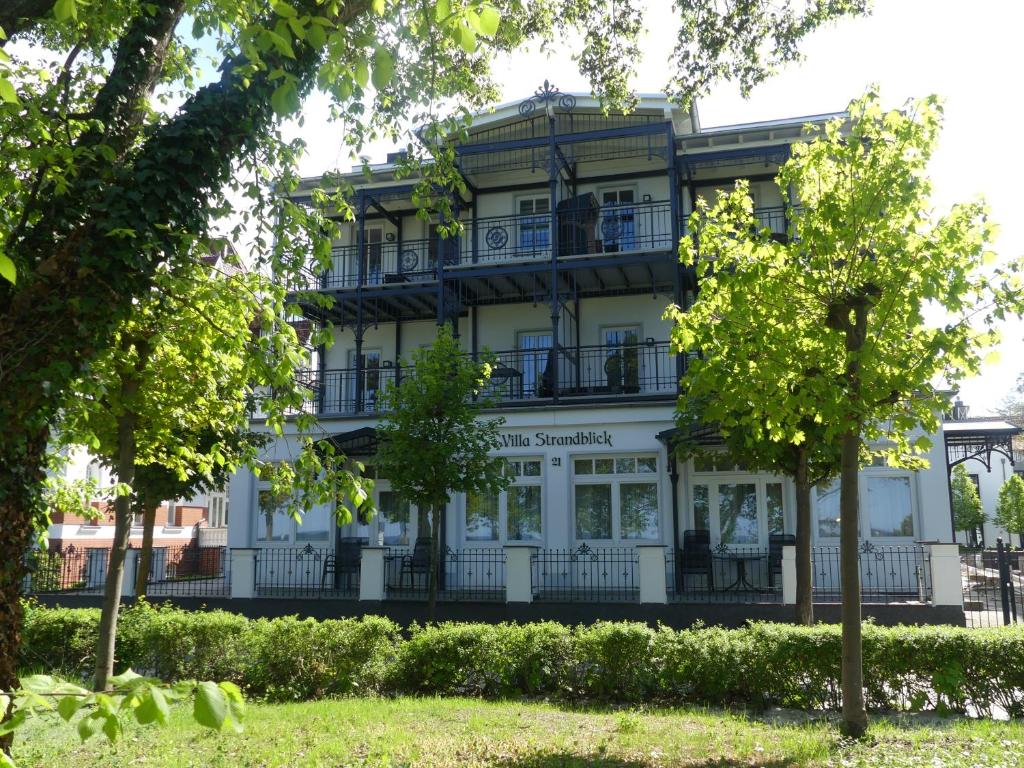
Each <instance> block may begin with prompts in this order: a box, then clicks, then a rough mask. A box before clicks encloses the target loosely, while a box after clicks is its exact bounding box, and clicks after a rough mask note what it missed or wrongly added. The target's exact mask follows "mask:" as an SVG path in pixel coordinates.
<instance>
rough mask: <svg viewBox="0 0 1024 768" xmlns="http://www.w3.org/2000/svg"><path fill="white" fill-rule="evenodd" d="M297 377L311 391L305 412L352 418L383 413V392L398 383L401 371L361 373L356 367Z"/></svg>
mask: <svg viewBox="0 0 1024 768" xmlns="http://www.w3.org/2000/svg"><path fill="white" fill-rule="evenodd" d="M359 376H362V387H361V388H360V389H361V390H362V392H361V396H360V397H359V400H358V402H357V397H356V395H357V392H356V389H357V387H356V383H357V382H358V381H359ZM296 378H297V379H298V380H299V381H300V382H301V383H302V384H303V385H304V386H305V387H306V389H308V390H309V397H308V399H307V400H306V405H305V408H304V410H306V411H308V412H310V413H317V414H320V415H323V416H349V415H354V414H357V413H377V412H379V410H380V406H379V401H380V396H381V393H382V392H383V391H384V390H385V389H386V388H387V387H389V386H391V385H392V384H394V383H395V381H396V378H397V369H396V368H395V367H393V366H388V367H376V368H374V367H371V368H364V369H363V370H362V372H361V373H360V372H359V371H357V369H355V368H328V369H326V370H323V371H313V370H308V369H306V370H302V371H299V372H298V373H297V374H296Z"/></svg>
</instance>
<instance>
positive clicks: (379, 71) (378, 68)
mask: <svg viewBox="0 0 1024 768" xmlns="http://www.w3.org/2000/svg"><path fill="white" fill-rule="evenodd" d="M394 74H395V61H394V59H393V58H392V57H391V52H390V51H389V50H388V49H387V48H378V49H377V50H376V52H375V53H374V54H373V87H374V88H376V89H377V90H378V91H380V90H383V89H384V88H385V87H386V86H387V84H388V83H390V82H391V78H392V77H393V76H394Z"/></svg>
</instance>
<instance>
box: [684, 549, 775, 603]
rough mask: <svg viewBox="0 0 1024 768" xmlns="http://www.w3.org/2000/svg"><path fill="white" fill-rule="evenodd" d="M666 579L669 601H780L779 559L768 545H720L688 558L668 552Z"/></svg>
mask: <svg viewBox="0 0 1024 768" xmlns="http://www.w3.org/2000/svg"><path fill="white" fill-rule="evenodd" d="M665 580H666V586H667V588H668V598H669V600H670V601H672V602H679V603H780V602H782V560H781V557H778V556H773V555H772V553H771V551H770V550H769V548H768V547H758V546H739V545H734V544H719V545H717V546H715V547H713V548H711V549H710V550H709V551H707V552H705V553H698V554H697V555H696V556H691V557H690V558H689V559H687V557H686V556H685V554H684V552H683V551H682V550H680V551H678V552H671V551H667V552H666V553H665Z"/></svg>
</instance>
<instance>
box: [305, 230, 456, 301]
mask: <svg viewBox="0 0 1024 768" xmlns="http://www.w3.org/2000/svg"><path fill="white" fill-rule="evenodd" d="M441 252H444V253H447V254H448V260H447V262H446V263H451V261H452V259H453V258H454V255H455V254H457V253H458V240H457V239H453V240H447V241H443V240H440V239H438V238H430V239H422V240H403V241H401V242H398V241H388V242H377V243H367V244H366V245H365V246H364V247H363V250H362V259H361V260H360V258H359V254H360V250H359V246H357V245H337V246H334V247H333V248H331V266H330V269H328V270H326V271H324V272H321V273H320V274H319V275H314V278H315V280H316V282H317V284H318V287H319V288H320V289H333V288H354V287H356V286H357V285H359V284H360V283H359V279H360V274H362V280H363V282H362V284H363V285H367V286H369V285H386V284H389V283H407V282H421V281H424V280H434V279H436V278H437V257H438V254H439V253H441ZM360 261H362V263H361V264H360Z"/></svg>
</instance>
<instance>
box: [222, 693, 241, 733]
mask: <svg viewBox="0 0 1024 768" xmlns="http://www.w3.org/2000/svg"><path fill="white" fill-rule="evenodd" d="M218 685H219V687H220V689H221V690H222V691H224V695H225V697H227V700H228V711H229V712H230V714H231V726H232V728H234V730H235V731H236V732H239V733H240V732H241V730H242V719H243V718H244V717H245V699H244V698H243V697H242V689H241V688H239V687H238V686H237V685H235V684H234V683H232V682H230V681H224V682H222V683H219V684H218Z"/></svg>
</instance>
